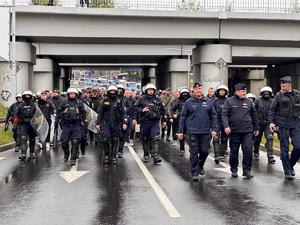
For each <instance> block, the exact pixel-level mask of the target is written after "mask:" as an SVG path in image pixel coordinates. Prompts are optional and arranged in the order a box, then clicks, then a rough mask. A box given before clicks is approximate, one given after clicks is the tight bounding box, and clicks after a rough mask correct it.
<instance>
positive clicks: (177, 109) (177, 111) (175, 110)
mask: <svg viewBox="0 0 300 225" xmlns="http://www.w3.org/2000/svg"><path fill="white" fill-rule="evenodd" d="M179 93H180V96H179V98H178V101H176V102H175V103H174V105H173V107H172V109H171V114H172V116H173V118H174V120H175V119H176V120H177V121H178V126H179V121H180V115H181V111H182V108H183V105H184V103H185V102H186V101H187V100H188V99H189V98H190V97H191V96H190V92H189V89H187V88H182V89H181V90H180V92H179ZM175 132H176V134H177V132H178V127H177V129H176V131H175ZM179 151H180V153H179V154H180V156H184V153H185V137H184V138H182V140H179Z"/></svg>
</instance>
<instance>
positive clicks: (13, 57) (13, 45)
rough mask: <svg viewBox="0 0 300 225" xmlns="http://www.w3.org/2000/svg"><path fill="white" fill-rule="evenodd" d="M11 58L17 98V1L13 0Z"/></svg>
mask: <svg viewBox="0 0 300 225" xmlns="http://www.w3.org/2000/svg"><path fill="white" fill-rule="evenodd" d="M10 26H11V27H10V35H11V45H10V60H11V93H12V97H13V98H15V97H16V95H17V61H16V1H15V0H12V6H11V23H10Z"/></svg>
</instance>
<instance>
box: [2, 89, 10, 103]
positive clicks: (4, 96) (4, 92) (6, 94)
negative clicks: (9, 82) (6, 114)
mask: <svg viewBox="0 0 300 225" xmlns="http://www.w3.org/2000/svg"><path fill="white" fill-rule="evenodd" d="M10 96H11V92H10V91H9V90H2V91H1V99H2V100H4V101H8V99H9V97H10Z"/></svg>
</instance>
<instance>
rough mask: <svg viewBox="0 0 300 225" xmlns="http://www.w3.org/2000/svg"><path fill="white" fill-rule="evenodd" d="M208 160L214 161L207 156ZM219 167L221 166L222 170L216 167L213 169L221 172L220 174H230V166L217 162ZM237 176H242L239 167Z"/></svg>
mask: <svg viewBox="0 0 300 225" xmlns="http://www.w3.org/2000/svg"><path fill="white" fill-rule="evenodd" d="M208 158H209V159H211V160H212V161H215V158H213V157H212V156H210V155H209V156H208ZM219 165H221V166H223V167H224V168H217V167H215V168H214V169H215V170H218V171H222V172H225V173H229V174H231V170H230V165H229V164H227V163H224V162H219ZM238 175H239V176H242V175H243V173H242V168H241V167H239V169H238Z"/></svg>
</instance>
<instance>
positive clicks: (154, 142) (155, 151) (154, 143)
mask: <svg viewBox="0 0 300 225" xmlns="http://www.w3.org/2000/svg"><path fill="white" fill-rule="evenodd" d="M158 143H159V136H155V137H153V138H152V139H151V147H152V151H151V155H152V157H153V159H154V164H156V165H158V164H160V163H161V159H160V156H159V150H158V148H159V146H158Z"/></svg>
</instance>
